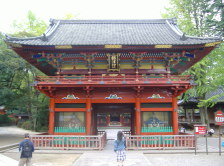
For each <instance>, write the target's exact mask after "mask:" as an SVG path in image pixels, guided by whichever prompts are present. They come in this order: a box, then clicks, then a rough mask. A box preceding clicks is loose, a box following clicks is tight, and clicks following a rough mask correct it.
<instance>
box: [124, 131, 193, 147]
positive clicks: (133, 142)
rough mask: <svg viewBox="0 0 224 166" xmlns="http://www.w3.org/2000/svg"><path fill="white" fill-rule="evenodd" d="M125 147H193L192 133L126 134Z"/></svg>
mask: <svg viewBox="0 0 224 166" xmlns="http://www.w3.org/2000/svg"><path fill="white" fill-rule="evenodd" d="M125 139H126V148H127V149H134V150H136V149H194V148H195V139H194V135H153V136H152V135H138V136H137V135H131V136H126V137H125Z"/></svg>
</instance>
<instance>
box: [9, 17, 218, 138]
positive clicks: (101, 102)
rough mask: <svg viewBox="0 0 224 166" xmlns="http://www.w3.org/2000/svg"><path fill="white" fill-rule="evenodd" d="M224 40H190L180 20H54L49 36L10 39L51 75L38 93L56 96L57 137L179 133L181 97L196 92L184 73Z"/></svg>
mask: <svg viewBox="0 0 224 166" xmlns="http://www.w3.org/2000/svg"><path fill="white" fill-rule="evenodd" d="M220 41H221V39H219V38H198V37H191V36H186V35H185V34H184V33H182V32H181V31H180V30H179V29H178V27H177V25H176V23H175V20H173V19H158V20H51V24H50V26H49V28H48V30H47V31H46V33H45V34H43V35H42V36H39V37H33V38H23V39H21V38H12V37H8V38H7V39H6V42H7V44H8V45H9V46H11V47H12V49H13V50H14V51H15V52H17V53H18V54H19V55H20V56H21V57H23V58H24V59H25V60H27V61H28V62H29V63H31V64H32V65H34V66H35V67H37V68H38V69H39V70H41V71H42V72H43V73H45V74H46V76H40V77H37V78H36V81H35V83H34V86H35V88H36V89H38V90H39V91H40V92H42V93H44V94H45V95H47V96H48V97H50V108H49V110H50V113H49V134H54V135H59V134H60V135H62V134H63V135H94V134H96V133H97V130H99V129H100V128H105V127H106V128H108V127H111V128H112V127H113V128H121V127H126V128H129V129H130V130H131V133H132V134H136V135H152V134H157V135H158V134H161V135H168V134H169V135H170V134H174V135H175V134H178V110H177V96H179V95H180V94H182V93H184V92H185V91H187V90H188V89H189V88H191V87H192V85H193V83H192V80H191V77H190V76H184V75H181V73H183V72H184V71H185V70H186V69H188V68H190V67H191V66H192V65H193V64H195V63H196V62H198V61H200V60H201V59H202V58H203V57H204V56H206V55H207V54H208V53H209V52H210V51H212V50H213V49H214V48H215V47H216V45H218V44H219V43H220Z"/></svg>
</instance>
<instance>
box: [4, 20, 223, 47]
mask: <svg viewBox="0 0 224 166" xmlns="http://www.w3.org/2000/svg"><path fill="white" fill-rule="evenodd" d="M50 22H51V24H50V26H49V28H48V30H47V31H46V32H45V33H44V34H43V35H42V36H39V37H31V38H13V37H8V38H7V39H6V41H7V42H8V43H18V44H21V45H37V46H38V45H49V46H50V45H197V44H206V43H212V42H217V41H221V39H220V38H215V37H214V38H199V37H192V36H186V35H185V34H184V33H183V32H181V31H180V30H179V28H178V27H177V25H176V23H175V19H154V20H55V19H52V20H50Z"/></svg>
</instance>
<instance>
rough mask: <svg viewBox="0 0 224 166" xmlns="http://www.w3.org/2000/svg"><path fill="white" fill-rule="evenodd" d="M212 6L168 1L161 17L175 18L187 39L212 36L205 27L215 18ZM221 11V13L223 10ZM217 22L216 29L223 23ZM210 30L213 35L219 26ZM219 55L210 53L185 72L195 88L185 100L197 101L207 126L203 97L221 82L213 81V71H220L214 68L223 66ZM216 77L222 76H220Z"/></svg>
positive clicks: (206, 0)
mask: <svg viewBox="0 0 224 166" xmlns="http://www.w3.org/2000/svg"><path fill="white" fill-rule="evenodd" d="M212 2H213V3H214V1H212V0H170V5H171V7H170V8H167V13H166V14H163V17H176V18H177V21H178V24H179V27H180V28H181V29H182V31H184V32H186V33H187V34H189V35H194V36H210V35H211V34H214V33H213V32H212V31H211V29H208V27H211V26H210V25H209V24H208V22H209V20H210V22H211V20H212V19H213V18H214V17H218V16H217V15H215V13H213V11H212V6H213V9H214V5H213V3H212ZM221 6H222V5H221ZM221 11H222V12H223V8H222V10H221ZM222 12H220V14H221V15H219V17H220V18H222V19H223V15H222V14H223V13H222ZM222 19H221V20H222ZM221 20H220V21H221ZM216 21H218V20H216ZM220 21H219V23H220V24H218V25H222V24H223V22H222V23H221V22H220ZM216 23H217V22H216ZM211 28H213V31H214V30H218V28H220V26H216V27H214V26H213V27H211ZM208 32H209V33H208ZM222 47H223V45H222ZM220 51H221V50H219V51H216V52H215V51H213V52H212V53H211V54H209V55H208V56H207V57H205V58H204V59H203V60H201V61H200V62H198V63H197V64H195V65H194V66H193V67H191V68H190V69H189V70H188V71H186V73H184V74H190V75H192V76H193V79H194V81H195V82H196V83H197V86H195V87H194V88H192V89H191V90H189V91H188V92H187V94H190V95H185V96H186V97H188V96H192V95H193V96H194V97H198V98H199V101H200V103H199V107H200V108H199V109H200V113H201V115H202V116H201V118H202V122H203V123H204V124H208V118H207V106H208V101H207V102H206V99H205V94H206V93H207V92H208V91H209V90H211V89H212V88H214V87H215V86H217V83H215V82H219V83H220V82H221V80H219V78H217V77H215V75H216V74H217V73H215V71H216V72H217V71H221V70H220V69H219V70H217V64H219V66H221V64H220V63H222V66H223V65H224V64H223V61H220V57H222V54H220ZM218 52H219V53H218ZM217 56H218V57H217ZM214 57H215V58H214ZM218 75H222V72H221V73H219V74H218ZM215 78H217V79H215ZM218 80H219V81H218Z"/></svg>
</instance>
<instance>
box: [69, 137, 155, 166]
mask: <svg viewBox="0 0 224 166" xmlns="http://www.w3.org/2000/svg"><path fill="white" fill-rule="evenodd" d="M113 142H114V140H109V141H108V142H107V145H106V147H105V149H104V150H103V151H99V152H86V153H84V154H83V155H82V156H81V157H80V158H79V159H78V160H76V162H75V163H74V164H73V165H72V166H114V165H117V162H116V153H115V152H114V151H113ZM126 155H127V159H126V162H125V166H152V164H151V163H150V162H149V161H148V160H147V158H146V157H145V156H144V155H143V152H139V151H126Z"/></svg>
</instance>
